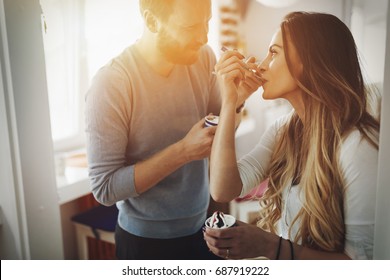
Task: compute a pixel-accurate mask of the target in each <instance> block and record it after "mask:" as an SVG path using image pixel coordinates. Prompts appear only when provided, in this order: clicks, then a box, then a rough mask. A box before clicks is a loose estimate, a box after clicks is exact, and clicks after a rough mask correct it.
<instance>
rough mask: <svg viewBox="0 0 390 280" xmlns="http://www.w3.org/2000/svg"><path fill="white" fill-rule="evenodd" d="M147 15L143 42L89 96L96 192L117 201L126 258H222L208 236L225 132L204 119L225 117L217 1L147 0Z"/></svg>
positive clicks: (109, 68)
mask: <svg viewBox="0 0 390 280" xmlns="http://www.w3.org/2000/svg"><path fill="white" fill-rule="evenodd" d="M140 9H141V13H142V16H143V18H144V21H145V29H144V32H143V35H142V36H141V38H140V39H139V40H138V41H137V42H136V43H135V44H134V45H131V46H130V47H128V48H127V49H126V50H124V52H123V53H122V54H120V55H119V56H118V57H116V58H114V59H113V60H112V61H111V62H110V63H109V64H108V65H106V66H105V67H103V68H102V69H100V70H99V72H98V73H97V75H96V76H95V78H94V81H93V84H92V86H91V88H90V90H89V92H88V94H87V98H86V101H87V110H86V124H87V126H86V127H87V128H86V130H87V148H88V161H89V175H90V180H91V185H92V192H93V194H94V196H95V198H96V199H97V200H98V201H99V202H100V203H102V204H104V205H112V204H114V203H116V204H117V207H118V209H119V217H118V224H117V228H116V232H115V239H116V254H117V257H118V258H119V259H210V258H215V256H213V255H212V254H211V253H210V252H209V251H208V248H207V246H206V245H205V242H204V240H203V235H202V232H201V228H202V226H203V224H204V221H205V219H206V212H207V208H208V203H209V190H208V161H207V157H208V156H209V154H210V149H211V144H212V140H213V137H214V134H215V130H216V128H215V127H208V128H205V127H204V125H203V122H204V117H205V116H206V115H207V114H209V113H214V114H218V113H219V110H220V96H219V90H218V86H217V83H216V77H215V75H213V74H212V72H213V70H214V65H215V62H216V61H215V56H214V54H213V52H212V51H211V49H210V48H209V47H208V46H207V45H206V43H207V33H208V22H209V20H210V18H211V1H210V0H169V1H166V0H164V1H160V0H140ZM253 91H254V89H253V88H251V89H250V90H248V89H246V90H244V91H243V92H244V95H245V94H246V96H248V95H249V94H250V93H251V92H253ZM244 95H243V96H244ZM242 100H245V97H243V98H242Z"/></svg>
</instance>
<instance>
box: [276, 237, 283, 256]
mask: <svg viewBox="0 0 390 280" xmlns="http://www.w3.org/2000/svg"><path fill="white" fill-rule="evenodd" d="M281 248H282V237H279V244H278V249H277V250H276V257H275V260H278V259H279V256H280V249H281Z"/></svg>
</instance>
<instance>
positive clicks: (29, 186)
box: [0, 0, 63, 259]
mask: <svg viewBox="0 0 390 280" xmlns="http://www.w3.org/2000/svg"><path fill="white" fill-rule="evenodd" d="M0 5H1V6H2V8H4V11H5V26H6V32H7V34H6V40H2V41H1V43H2V45H5V47H7V48H8V50H9V57H6V60H7V61H9V62H10V64H9V68H8V69H9V70H10V71H9V72H10V73H7V74H8V76H7V78H8V80H7V81H8V82H9V84H7V89H3V92H0V93H3V94H4V95H3V96H4V97H5V98H4V100H5V107H6V112H8V113H9V112H11V113H12V115H11V117H12V118H14V122H12V121H13V119H12V118H6V119H5V121H4V119H2V123H1V125H2V126H1V128H2V130H7V128H8V135H10V136H11V138H10V141H12V142H9V144H10V145H9V146H10V147H11V154H8V156H7V157H6V158H5V160H2V162H1V168H2V169H3V167H8V166H12V168H10V169H8V171H9V173H8V174H9V175H8V176H7V177H6V178H8V180H7V179H2V181H1V183H6V186H7V187H9V188H12V187H13V188H14V190H13V191H8V192H7V191H6V190H5V189H4V186H1V187H2V190H1V195H4V194H5V195H6V196H5V197H4V199H11V201H12V199H13V200H14V201H16V203H15V204H14V205H13V203H4V204H3V201H1V203H2V205H1V206H2V208H4V209H3V212H4V217H3V220H5V221H6V223H7V224H10V228H8V227H7V229H6V230H4V229H3V228H1V229H0V231H1V232H2V237H5V238H2V239H1V240H0V242H1V243H0V248H8V246H9V245H8V242H9V243H10V244H12V242H13V243H15V245H10V246H11V247H14V248H16V249H17V250H16V251H15V254H11V253H9V250H7V251H6V252H4V254H5V255H4V256H2V258H4V259H8V258H11V259H12V258H16V259H18V258H31V259H62V258H63V248H62V247H63V245H62V235H61V221H60V212H59V205H58V195H57V187H56V179H55V172H54V164H53V148H52V140H51V131H50V118H49V107H48V95H47V84H46V76H45V61H44V53H43V40H42V32H41V22H40V16H41V9H40V5H39V1H38V0H1V1H0ZM2 16H3V15H2ZM2 22H3V24H2V26H1V27H3V25H4V18H2ZM2 63H3V61H2ZM2 66H3V65H2ZM4 74H5V73H3V75H4ZM3 82H4V80H3ZM2 112H3V111H2ZM2 117H3V116H2ZM7 117H10V115H8V116H7ZM10 122H11V124H10ZM4 123H5V124H6V125H3V124H4ZM5 135H7V134H5ZM4 137H6V136H4ZM0 141H1V142H0V144H1V145H2V149H4V148H7V139H3V138H1V140H0ZM3 145H4V146H3ZM13 148H15V149H14V150H12V149H13ZM4 165H5V166H4ZM13 173H14V174H15V173H16V178H18V181H16V180H14V182H12V179H13V178H15V177H14V176H13ZM3 180H4V181H5V182H3ZM13 184H14V186H12V185H13ZM14 194H16V199H15V197H14V198H13V197H12V196H13V195H14ZM23 197H24V198H25V200H24V201H23V200H22V199H20V198H23ZM15 205H16V206H15ZM15 207H16V208H17V209H16V213H18V214H20V215H15V214H11V212H12V211H14V210H15V209H14V208H15ZM23 216H25V221H26V226H27V227H26V228H24V227H23V226H21V227H20V226H19V228H18V226H17V225H23ZM18 230H20V231H22V236H25V237H26V240H25V241H26V242H27V244H24V245H23V238H21V236H20V235H19V234H18V232H17V231H18ZM10 232H12V233H14V235H13V236H9V233H10ZM3 234H4V235H5V236H3ZM13 238H14V239H15V240H18V239H19V240H18V241H16V242H15V241H14V240H12V239H13ZM20 244H22V246H23V248H24V249H23V250H24V251H27V252H29V253H28V254H25V253H23V250H19V249H18V247H20V246H21V245H20ZM18 251H21V252H18Z"/></svg>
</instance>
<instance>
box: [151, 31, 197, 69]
mask: <svg viewBox="0 0 390 280" xmlns="http://www.w3.org/2000/svg"><path fill="white" fill-rule="evenodd" d="M157 47H158V49H159V50H160V51H161V53H162V54H163V56H164V57H165V58H166V59H167V60H168V61H169V62H171V63H173V64H183V65H190V64H193V63H195V62H196V61H197V60H198V56H199V51H196V49H195V48H194V46H190V45H186V46H182V45H180V43H179V42H178V41H177V40H176V39H175V38H173V37H172V36H170V35H169V34H168V32H166V30H165V29H163V30H161V33H160V34H159V37H158V41H157ZM191 50H192V51H191Z"/></svg>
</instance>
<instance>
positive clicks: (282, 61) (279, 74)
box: [259, 29, 302, 105]
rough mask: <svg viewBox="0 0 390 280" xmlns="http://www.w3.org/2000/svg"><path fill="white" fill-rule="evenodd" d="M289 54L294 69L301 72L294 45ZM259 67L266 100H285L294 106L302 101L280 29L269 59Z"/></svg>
mask: <svg viewBox="0 0 390 280" xmlns="http://www.w3.org/2000/svg"><path fill="white" fill-rule="evenodd" d="M289 52H290V56H291V60H292V63H293V67H294V68H296V70H297V71H301V69H302V66H301V63H300V62H299V59H298V55H297V54H296V51H295V48H294V47H293V45H292V44H289ZM259 67H260V73H261V76H262V78H263V79H264V80H265V82H264V84H263V90H264V93H263V98H264V99H277V98H285V99H287V100H288V101H290V103H292V105H294V104H293V103H295V102H294V100H295V99H297V98H298V99H300V97H301V90H300V89H299V87H298V85H297V83H296V81H295V80H294V78H293V76H292V75H291V73H290V70H289V69H288V66H287V62H286V57H285V52H284V46H283V38H282V32H281V30H280V29H279V30H278V31H277V32H276V33H275V34H274V36H273V37H272V40H271V44H270V47H269V50H268V54H267V57H266V58H265V59H264V60H263V61H262V62H261V63H260V65H259ZM294 71H295V70H294ZM298 74H299V72H298Z"/></svg>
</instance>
